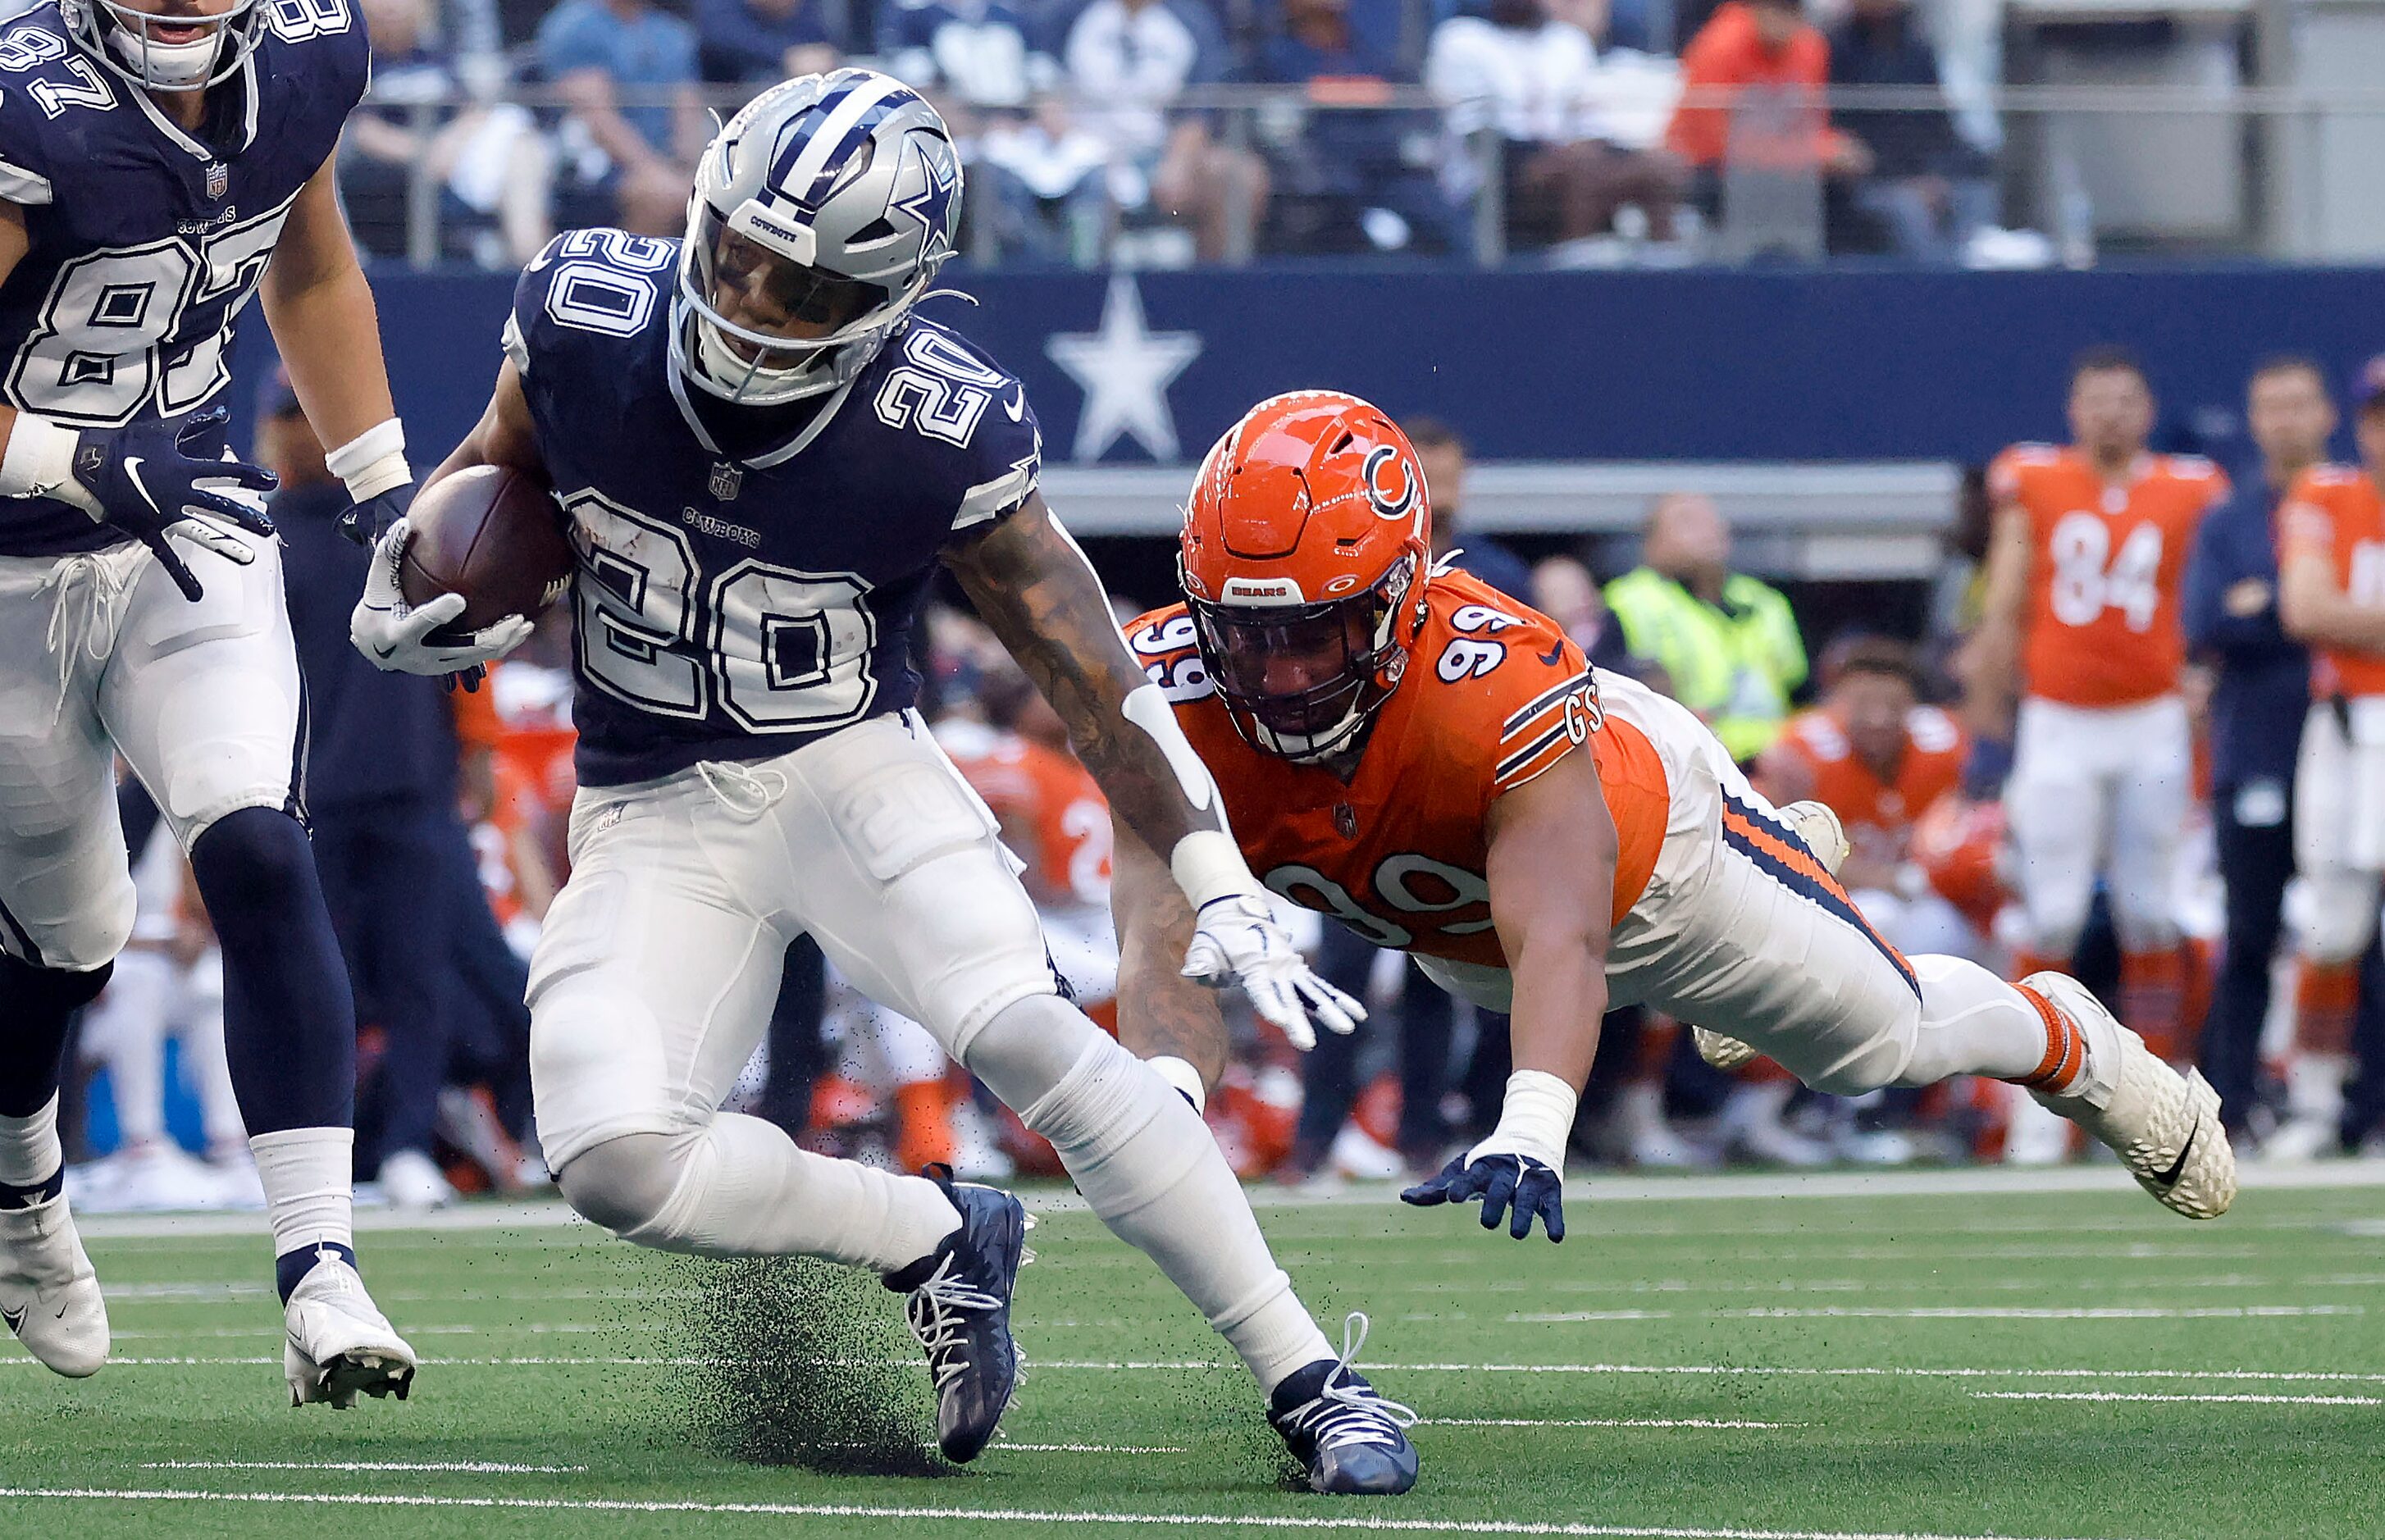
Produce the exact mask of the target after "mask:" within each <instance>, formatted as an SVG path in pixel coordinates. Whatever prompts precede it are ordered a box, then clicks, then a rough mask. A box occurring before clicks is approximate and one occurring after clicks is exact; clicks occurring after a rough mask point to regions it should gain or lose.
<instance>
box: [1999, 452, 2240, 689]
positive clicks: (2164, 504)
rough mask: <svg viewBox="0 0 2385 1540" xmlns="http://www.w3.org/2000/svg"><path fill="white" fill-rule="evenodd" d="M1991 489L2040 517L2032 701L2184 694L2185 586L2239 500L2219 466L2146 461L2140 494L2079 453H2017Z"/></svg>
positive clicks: (2034, 528)
mask: <svg viewBox="0 0 2385 1540" xmlns="http://www.w3.org/2000/svg"><path fill="white" fill-rule="evenodd" d="M1988 485H1989V487H1990V488H1991V490H1992V491H1993V492H1994V494H1995V499H1996V501H1997V503H2000V504H2006V505H2013V506H2017V507H2019V508H2022V509H2024V510H2025V511H2026V512H2027V513H2028V515H2029V540H2030V548H2031V551H2032V557H2031V560H2030V563H2029V622H2028V624H2029V640H2028V644H2027V646H2026V647H2025V649H2024V650H2023V652H2022V656H2021V664H2022V667H2023V669H2024V670H2025V672H2026V673H2027V675H2028V688H2029V693H2030V694H2031V695H2035V696H2039V697H2041V698H2042V699H2044V700H2048V701H2058V702H2062V703H2064V704H2066V705H2073V706H2122V705H2129V704H2132V703H2134V702H2139V701H2151V700H2154V699H2155V698H2156V697H2158V696H2163V695H2167V694H2169V693H2170V692H2171V691H2173V690H2175V689H2177V688H2178V677H2179V668H2180V667H2181V666H2182V665H2183V664H2185V662H2186V634H2185V632H2184V631H2183V630H2182V629H2181V628H2180V627H2179V615H2178V609H2179V584H2180V580H2181V578H2182V577H2183V575H2184V573H2185V570H2186V558H2187V553H2188V550H2189V549H2190V547H2191V544H2192V542H2193V539H2194V529H2195V526H2196V525H2198V524H2200V523H2201V522H2202V521H2203V515H2204V513H2205V512H2206V511H2207V510H2208V509H2209V508H2210V507H2211V505H2212V504H2213V503H2216V502H2217V501H2218V500H2219V499H2220V498H2222V497H2224V496H2226V495H2227V492H2228V478H2227V477H2226V476H2224V475H2222V474H2221V473H2220V471H2219V469H2218V467H2216V466H2213V465H2212V464H2211V463H2210V462H2209V461H2207V460H2201V459H2196V458H2194V457H2193V456H2191V455H2180V454H2146V455H2141V456H2140V457H2139V459H2138V462H2137V465H2136V466H2135V468H2134V469H2133V470H2132V471H2131V473H2130V475H2129V484H2128V485H2127V486H2125V487H2113V486H2106V485H2105V484H2104V478H2102V477H2101V476H2100V475H2099V474H2097V472H2096V470H2095V467H2094V466H2092V465H2091V464H2090V463H2089V462H2088V460H2087V458H2086V457H2085V456H2084V455H2082V454H2080V453H2079V452H2078V451H2076V450H2072V449H2057V448H2054V447H2053V446H2052V445H2048V444H2015V445H2014V446H2013V447H2012V448H2010V449H2008V450H2005V451H2004V453H2002V454H1999V455H1997V456H1996V461H1995V464H1994V465H1993V466H1991V467H1990V468H1989V471H1988Z"/></svg>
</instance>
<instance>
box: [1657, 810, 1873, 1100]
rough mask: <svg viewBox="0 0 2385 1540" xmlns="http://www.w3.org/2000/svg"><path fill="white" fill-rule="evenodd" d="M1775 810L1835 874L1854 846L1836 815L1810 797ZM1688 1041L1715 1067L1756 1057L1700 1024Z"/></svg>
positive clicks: (1746, 1047)
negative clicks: (1849, 841) (1848, 839)
mask: <svg viewBox="0 0 2385 1540" xmlns="http://www.w3.org/2000/svg"><path fill="white" fill-rule="evenodd" d="M1776 811H1777V812H1779V814H1780V821H1781V822H1782V823H1784V824H1787V825H1788V826H1790V827H1791V828H1792V829H1794V830H1796V831H1797V838H1800V839H1802V840H1804V842H1805V848H1806V849H1807V850H1809V851H1813V852H1814V859H1815V860H1817V861H1818V862H1820V863H1822V867H1823V870H1825V871H1827V872H1829V873H1830V874H1831V875H1832V876H1836V875H1837V874H1838V870H1839V867H1840V866H1841V865H1842V864H1844V863H1845V862H1846V859H1847V852H1848V851H1850V850H1852V849H1854V847H1853V846H1852V845H1850V844H1848V843H1847V831H1846V828H1845V826H1843V825H1842V824H1841V823H1840V822H1839V815H1838V814H1837V813H1833V812H1831V811H1830V810H1829V808H1828V807H1827V806H1825V805H1824V804H1822V803H1820V802H1817V801H1811V800H1808V801H1802V802H1791V803H1790V804H1789V805H1788V806H1787V807H1784V808H1779V809H1777V810H1776ZM1690 1041H1691V1042H1692V1043H1694V1044H1695V1045H1697V1050H1698V1057H1699V1058H1701V1059H1703V1060H1704V1061H1705V1062H1707V1063H1709V1064H1712V1065H1713V1066H1714V1067H1715V1068H1717V1069H1718V1070H1735V1069H1737V1068H1739V1066H1740V1065H1742V1064H1744V1063H1746V1062H1748V1061H1749V1060H1750V1059H1753V1058H1754V1057H1755V1049H1754V1048H1751V1047H1750V1046H1749V1045H1747V1044H1745V1043H1742V1042H1741V1041H1740V1040H1739V1039H1738V1038H1736V1037H1724V1036H1723V1035H1722V1034H1721V1033H1719V1032H1709V1031H1707V1030H1706V1029H1705V1028H1704V1027H1703V1026H1692V1027H1691V1028H1690Z"/></svg>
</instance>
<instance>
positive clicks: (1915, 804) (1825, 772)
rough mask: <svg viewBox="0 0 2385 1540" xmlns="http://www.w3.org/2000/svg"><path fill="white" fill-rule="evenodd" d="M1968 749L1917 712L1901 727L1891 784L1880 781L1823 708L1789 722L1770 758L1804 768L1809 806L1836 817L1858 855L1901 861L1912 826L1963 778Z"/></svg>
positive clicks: (1951, 730)
mask: <svg viewBox="0 0 2385 1540" xmlns="http://www.w3.org/2000/svg"><path fill="white" fill-rule="evenodd" d="M1965 747H1966V746H1965V743H1964V740H1963V729H1962V728H1960V727H1956V726H1955V725H1954V718H1953V717H1951V716H1948V715H1947V714H1945V713H1944V712H1942V711H1940V710H1939V709H1938V708H1937V707H1935V706H1917V707H1915V708H1914V710H1913V712H1912V714H1910V715H1908V716H1907V717H1906V718H1905V719H1904V757H1903V758H1902V759H1900V760H1899V761H1898V763H1897V767H1896V777H1895V779H1893V780H1882V779H1880V777H1879V774H1878V773H1877V772H1875V771H1874V770H1873V769H1872V767H1871V766H1870V765H1868V764H1865V763H1864V761H1863V760H1862V759H1861V758H1859V757H1858V756H1857V755H1856V753H1855V751H1854V745H1853V744H1851V743H1849V742H1848V741H1847V735H1846V729H1845V727H1843V726H1842V724H1841V722H1840V720H1839V717H1838V715H1837V714H1835V713H1833V712H1831V711H1829V709H1827V708H1823V709H1817V710H1815V711H1808V712H1801V713H1799V714H1797V715H1795V716H1793V717H1792V718H1790V720H1789V726H1788V727H1787V728H1786V729H1785V730H1784V731H1783V732H1782V733H1781V736H1780V741H1779V745H1778V747H1777V748H1776V749H1775V750H1774V752H1778V753H1784V754H1789V755H1791V756H1792V757H1794V758H1795V759H1796V760H1797V761H1798V762H1799V763H1800V764H1804V767H1805V769H1806V771H1807V773H1808V774H1809V775H1811V776H1812V777H1813V791H1812V793H1811V795H1812V796H1813V798H1814V800H1815V801H1818V802H1820V803H1822V805H1824V806H1825V807H1827V808H1829V810H1830V811H1831V812H1832V813H1837V814H1838V815H1839V822H1840V823H1841V824H1842V825H1844V826H1846V831H1847V838H1848V839H1849V840H1851V841H1852V842H1853V843H1854V846H1855V847H1856V848H1857V849H1858V850H1862V851H1867V852H1870V853H1874V854H1877V855H1879V856H1880V857H1882V858H1883V859H1886V860H1891V861H1902V860H1904V851H1905V844H1906V841H1907V840H1908V839H1909V838H1910V837H1911V835H1912V832H1913V823H1914V820H1915V819H1917V818H1918V817H1920V816H1921V812H1922V810H1923V809H1924V808H1927V807H1928V806H1929V804H1930V803H1932V802H1934V801H1937V800H1938V799H1939V798H1940V797H1941V796H1942V795H1943V794H1944V793H1945V792H1947V791H1949V790H1951V789H1953V788H1954V784H1955V783H1956V782H1957V781H1959V780H1960V779H1961V778H1962V776H1963V756H1964V751H1965Z"/></svg>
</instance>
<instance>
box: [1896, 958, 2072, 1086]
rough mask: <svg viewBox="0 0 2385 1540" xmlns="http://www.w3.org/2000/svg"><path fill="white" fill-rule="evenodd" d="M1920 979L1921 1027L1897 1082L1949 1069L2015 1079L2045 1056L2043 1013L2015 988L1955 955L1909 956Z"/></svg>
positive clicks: (1918, 1081)
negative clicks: (1909, 1057)
mask: <svg viewBox="0 0 2385 1540" xmlns="http://www.w3.org/2000/svg"><path fill="white" fill-rule="evenodd" d="M1910 961H1911V962H1912V963H1913V972H1914V975H1915V976H1917V978H1919V979H1920V980H1921V1030H1920V1033H1919V1035H1918V1037H1917V1039H1916V1041H1915V1043H1914V1048H1913V1057H1912V1059H1911V1060H1910V1061H1908V1062H1907V1063H1906V1065H1905V1069H1904V1074H1901V1075H1899V1076H1897V1084H1899V1085H1901V1086H1929V1085H1934V1084H1936V1083H1937V1082H1939V1081H1941V1080H1943V1079H1945V1078H1946V1077H1947V1076H1948V1075H1952V1074H1983V1075H1987V1076H1989V1077H1991V1078H1992V1079H1996V1080H2018V1079H2021V1078H2022V1077H2024V1076H2026V1075H2029V1074H2033V1073H2034V1072H2035V1071H2036V1070H2037V1068H2038V1065H2039V1063H2040V1062H2042V1060H2043V1059H2044V1058H2045V1051H2046V1038H2045V1034H2046V1027H2045V1018H2044V1017H2042V1016H2041V1015H2039V1014H2038V1013H2037V1007H2035V1006H2033V1005H2031V1004H2029V1001H2028V1000H2025V999H2023V998H2022V996H2021V993H2020V991H2019V990H2017V989H2016V988H2014V987H2012V986H2011V985H2009V984H2007V983H2005V982H2004V980H2003V979H2001V978H1998V977H1997V976H1996V975H1993V974H1992V973H1990V972H1988V970H1987V969H1985V968H1982V967H1980V966H1979V964H1978V963H1967V962H1965V961H1964V960H1963V959H1961V958H1959V957H1929V956H1921V957H1915V958H1913V959H1911V960H1910Z"/></svg>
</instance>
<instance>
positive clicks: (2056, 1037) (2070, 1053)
mask: <svg viewBox="0 0 2385 1540" xmlns="http://www.w3.org/2000/svg"><path fill="white" fill-rule="evenodd" d="M2013 988H2014V989H2015V990H2016V991H2017V992H2018V994H2019V995H2020V998H2021V999H2023V1000H2027V1001H2029V1005H2030V1007H2031V1008H2032V1009H2033V1010H2035V1011H2036V1012H2037V1015H2038V1019H2039V1020H2040V1021H2042V1022H2043V1023H2044V1024H2045V1057H2044V1058H2042V1059H2041V1060H2039V1061H2038V1062H2037V1068H2035V1069H2033V1070H2031V1071H2029V1073H2028V1074H2024V1075H2019V1076H2017V1077H2015V1079H2014V1080H2013V1082H2012V1083H2013V1084H2014V1085H2016V1086H2018V1087H2023V1088H2024V1089H2027V1090H2031V1091H2047V1092H2050V1093H2052V1094H2054V1095H2055V1096H2059V1095H2061V1094H2062V1093H2063V1092H2065V1091H2067V1090H2068V1089H2070V1087H2073V1086H2075V1085H2077V1084H2078V1083H2079V1074H2080V1072H2081V1071H2083V1070H2085V1069H2086V1067H2087V1037H2086V1035H2085V1034H2084V1033H2082V1032H2080V1031H2079V1025H2078V1024H2077V1023H2076V1022H2073V1021H2072V1020H2071V1019H2070V1018H2069V1017H2068V1016H2067V1015H2066V1014H2064V1013H2063V1012H2062V1010H2061V1009H2060V1008H2059V1007H2058V1006H2056V1005H2055V1004H2054V1002H2053V1001H2052V1000H2048V999H2046V998H2045V997H2044V996H2043V995H2041V994H2039V993H2038V992H2037V991H2036V990H2034V989H2032V988H2030V987H2029V986H2028V985H2026V984H2016V985H2014V986H2013Z"/></svg>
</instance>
